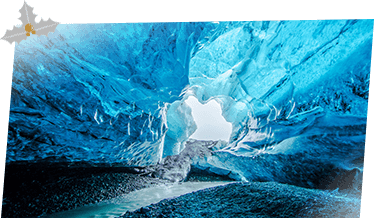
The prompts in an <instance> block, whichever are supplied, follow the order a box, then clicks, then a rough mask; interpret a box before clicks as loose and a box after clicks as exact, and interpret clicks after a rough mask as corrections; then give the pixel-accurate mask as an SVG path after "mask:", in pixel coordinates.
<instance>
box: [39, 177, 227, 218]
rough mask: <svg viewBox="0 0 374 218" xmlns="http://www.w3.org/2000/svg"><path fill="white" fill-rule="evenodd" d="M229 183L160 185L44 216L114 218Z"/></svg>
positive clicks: (53, 217)
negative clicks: (165, 200)
mask: <svg viewBox="0 0 374 218" xmlns="http://www.w3.org/2000/svg"><path fill="white" fill-rule="evenodd" d="M226 184H229V182H185V183H181V184H179V183H174V184H172V185H162V186H157V187H152V188H145V189H141V190H139V191H134V192H131V193H130V194H127V195H124V196H121V197H117V198H113V199H111V200H108V201H102V202H100V203H98V204H95V205H88V206H84V207H80V208H77V209H74V210H70V211H65V212H60V213H56V214H52V215H49V216H45V217H48V218H59V217H61V218H64V217H71V218H88V217H106V218H114V217H118V216H121V215H122V214H124V213H125V212H126V211H134V210H136V209H139V208H141V207H144V206H147V205H150V204H155V203H157V202H159V201H161V200H163V199H167V198H175V197H178V196H181V195H184V194H187V193H191V192H195V191H198V190H201V189H205V188H210V187H215V186H221V185H226Z"/></svg>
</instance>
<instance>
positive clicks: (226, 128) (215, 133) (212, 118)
mask: <svg viewBox="0 0 374 218" xmlns="http://www.w3.org/2000/svg"><path fill="white" fill-rule="evenodd" d="M185 102H186V103H187V104H188V106H190V107H191V110H192V117H193V119H194V120H195V123H196V126H197V129H196V131H195V132H194V133H193V134H192V135H191V136H190V138H191V139H199V140H224V141H229V139H230V135H231V131H232V124H231V123H230V122H227V121H226V120H225V118H224V117H223V116H222V109H221V105H220V104H219V103H218V102H217V101H216V100H214V99H213V100H210V101H208V102H207V103H206V104H201V103H200V102H199V101H198V100H197V98H196V97H195V96H189V97H188V98H187V100H186V101H185Z"/></svg>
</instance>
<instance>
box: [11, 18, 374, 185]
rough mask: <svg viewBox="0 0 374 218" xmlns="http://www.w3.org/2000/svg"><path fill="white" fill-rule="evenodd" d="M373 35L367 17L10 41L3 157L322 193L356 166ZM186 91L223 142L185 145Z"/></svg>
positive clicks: (98, 27) (155, 27)
mask: <svg viewBox="0 0 374 218" xmlns="http://www.w3.org/2000/svg"><path fill="white" fill-rule="evenodd" d="M372 35H373V21H372V20H323V21H318V20H314V21H252V22H219V23H212V22H196V23H142V24H84V25H59V26H58V27H57V29H56V32H55V33H52V34H50V35H49V37H48V38H47V37H39V38H32V39H30V40H26V41H23V42H21V43H20V44H19V45H17V46H16V50H15V58H14V72H13V84H12V96H11V107H10V118H9V134H8V148H7V161H8V162H12V161H22V160H27V161H40V160H50V161H81V160H84V161H90V162H109V163H113V162H120V163H123V164H125V165H142V166H145V165H147V166H152V167H153V168H152V170H150V172H152V173H154V174H157V173H156V172H158V174H157V175H158V176H161V177H163V178H169V179H170V180H175V181H180V180H183V178H185V176H186V175H187V174H188V171H189V169H190V167H191V166H194V167H198V168H200V169H204V170H207V171H210V172H214V173H216V174H222V175H228V176H230V177H231V178H233V179H236V180H244V181H247V180H257V181H278V182H284V183H290V184H296V185H300V186H305V187H314V188H315V187H319V184H318V183H317V182H316V181H317V180H318V179H321V178H322V177H323V175H325V174H326V173H327V172H335V171H336V170H338V171H339V170H340V171H339V173H343V172H344V173H347V172H351V173H352V175H353V174H354V173H356V172H361V171H362V168H363V155H364V145H365V134H366V116H367V106H368V92H369V80H370V78H369V73H370V64H371V63H370V61H371V49H372ZM189 96H194V97H196V98H197V99H198V101H199V102H200V103H207V102H209V101H211V100H214V101H216V102H218V103H219V104H220V107H221V109H222V116H223V117H224V119H225V120H226V121H227V122H230V123H231V125H232V132H231V135H230V139H229V141H228V142H223V141H220V142H219V143H216V144H215V146H212V147H209V146H208V147H209V148H207V149H208V150H204V149H205V148H202V147H201V146H200V145H199V146H197V147H196V149H197V148H200V150H199V149H198V150H199V151H196V152H195V153H194V155H192V154H191V153H189V152H190V150H189V149H192V148H191V146H192V145H191V144H188V143H190V142H191V141H189V138H190V136H191V135H192V134H193V133H194V132H195V131H196V128H197V126H196V123H195V121H194V120H193V116H192V112H191V108H190V107H189V106H188V104H186V102H185V101H186V99H187V98H188V97H189ZM190 140H191V139H190ZM197 144H198V143H197ZM187 145H188V146H187ZM188 147H190V148H188ZM201 149H202V150H203V151H206V152H202V150H201ZM182 154H188V155H184V156H183V155H182ZM181 155H182V156H183V158H182V156H181ZM174 163H180V165H178V167H177V168H175V167H169V166H171V165H173V164H174ZM323 169H326V172H325V174H324V172H322V171H323ZM358 174H359V173H358ZM358 174H357V175H358ZM316 175H321V176H322V177H321V176H320V177H319V176H316ZM326 175H327V174H326ZM356 177H357V178H356ZM358 177H359V176H355V178H356V179H358V180H359V178H358ZM323 178H325V177H323ZM323 178H322V179H323Z"/></svg>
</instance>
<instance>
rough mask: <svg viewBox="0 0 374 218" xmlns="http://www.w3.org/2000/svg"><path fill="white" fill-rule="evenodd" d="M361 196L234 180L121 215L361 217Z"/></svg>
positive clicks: (272, 183)
mask: <svg viewBox="0 0 374 218" xmlns="http://www.w3.org/2000/svg"><path fill="white" fill-rule="evenodd" d="M359 216H360V197H359V195H350V194H342V193H339V192H337V191H333V192H331V191H321V190H313V189H306V188H300V187H296V186H292V185H286V184H280V183H275V182H250V183H235V184H229V185H226V186H218V187H213V188H208V189H204V190H201V191H197V192H193V193H189V194H186V195H183V196H180V197H177V198H174V199H165V200H162V201H160V202H159V203H157V204H152V205H149V206H147V207H142V208H140V209H138V210H136V211H134V212H126V213H125V214H124V215H122V216H121V217H258V218H260V217H261V218H264V217H313V218H314V217H348V218H351V217H359Z"/></svg>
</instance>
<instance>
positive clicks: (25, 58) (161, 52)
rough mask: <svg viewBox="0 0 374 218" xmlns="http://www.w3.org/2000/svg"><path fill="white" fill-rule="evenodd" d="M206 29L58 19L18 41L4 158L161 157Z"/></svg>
mask: <svg viewBox="0 0 374 218" xmlns="http://www.w3.org/2000/svg"><path fill="white" fill-rule="evenodd" d="M203 27H204V23H152V24H149V23H144V24H79V25H62V24H61V25H59V26H58V27H57V29H56V32H55V33H52V34H50V35H49V36H48V38H47V37H31V38H29V39H28V40H26V41H23V42H22V43H21V44H19V45H17V46H16V49H15V58H14V72H13V84H12V97H11V107H10V120H9V140H8V151H7V161H16V160H35V161H38V160H41V159H46V158H47V159H48V158H49V159H51V160H61V161H65V160H71V161H79V160H89V161H94V162H95V161H98V162H103V161H104V162H125V163H127V164H137V165H139V164H142V165H144V164H150V163H155V162H157V161H158V160H159V158H160V157H161V155H162V151H163V140H164V139H163V138H164V135H165V133H166V130H167V129H166V110H167V108H168V105H169V103H172V102H174V101H176V100H178V99H180V97H179V95H180V93H181V90H182V89H183V88H184V87H185V86H186V85H187V84H188V69H189V68H188V67H189V57H190V56H189V53H190V50H191V48H192V46H193V45H194V44H195V42H196V40H197V38H198V37H199V34H200V33H201V31H202V29H203ZM170 132H172V130H171V131H170Z"/></svg>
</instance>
